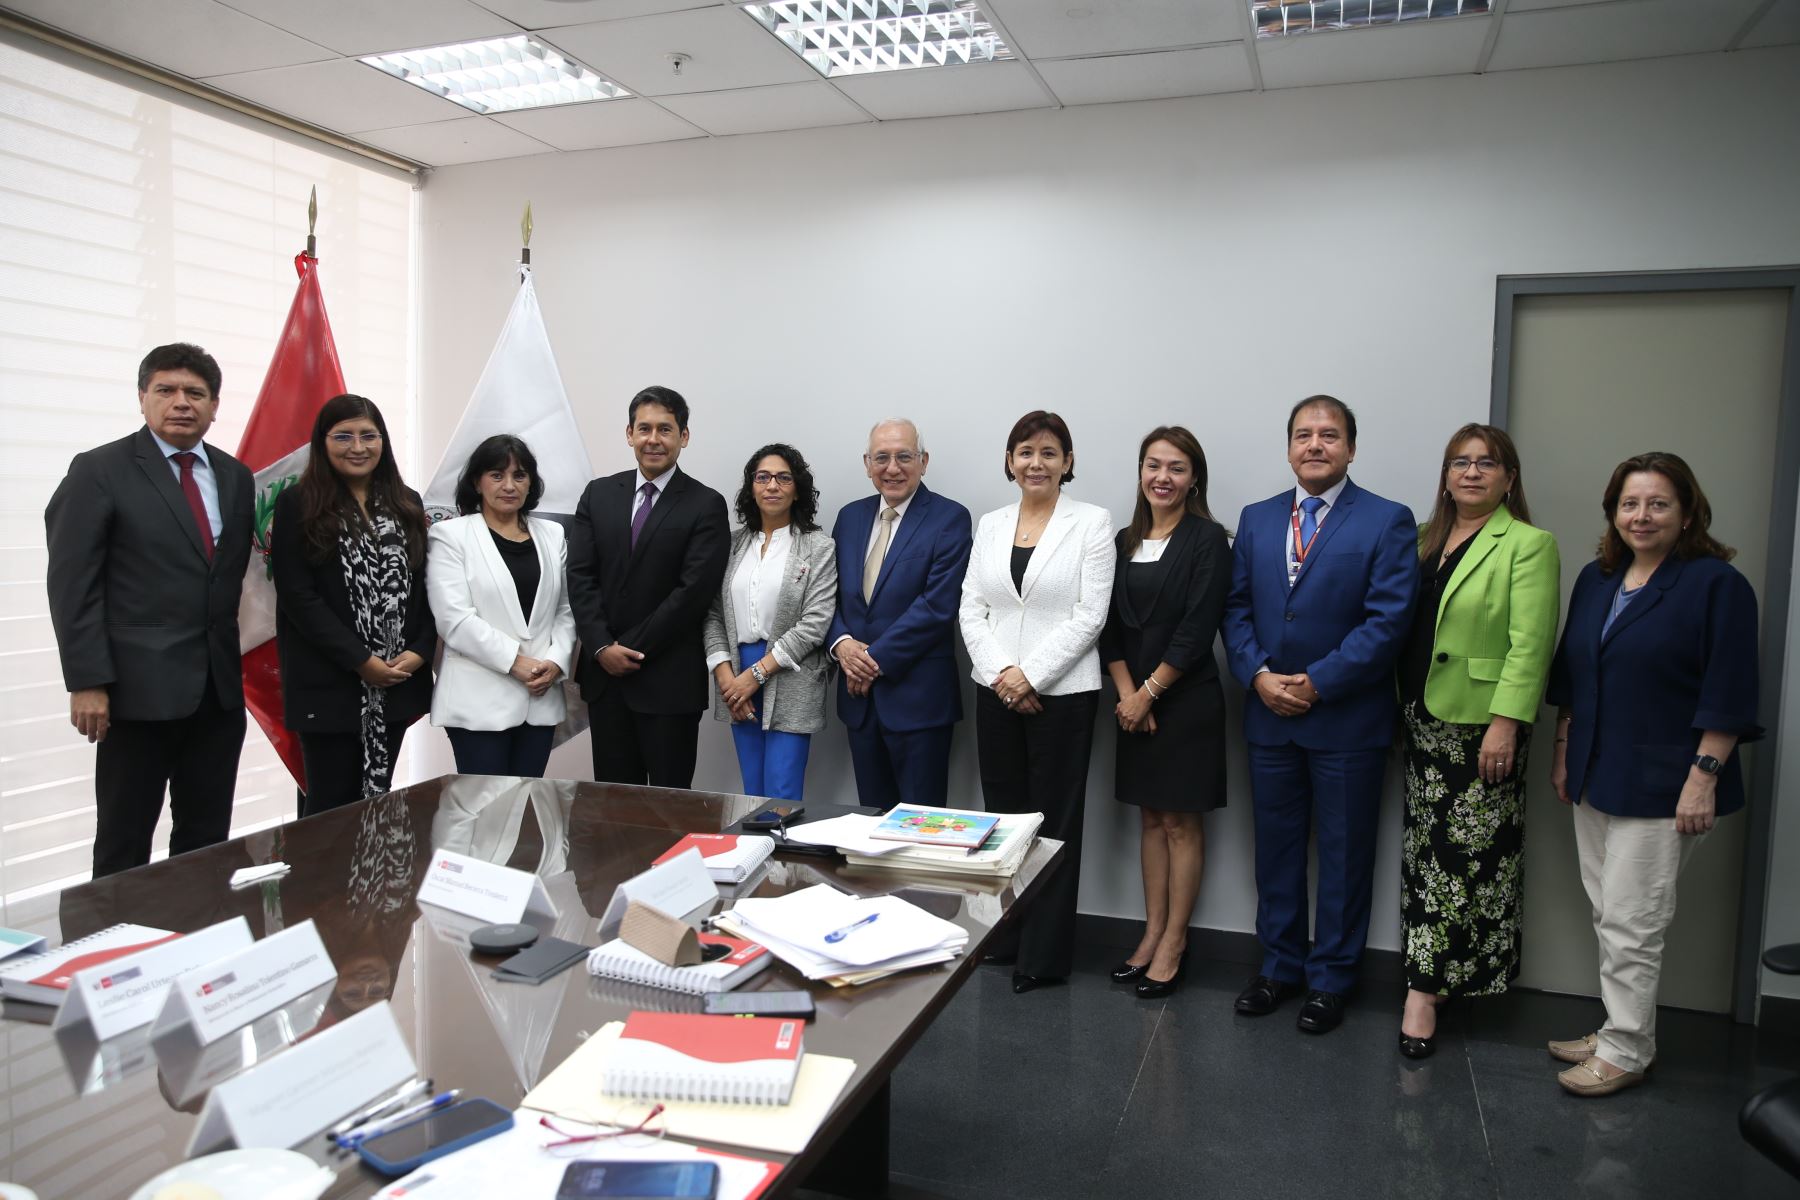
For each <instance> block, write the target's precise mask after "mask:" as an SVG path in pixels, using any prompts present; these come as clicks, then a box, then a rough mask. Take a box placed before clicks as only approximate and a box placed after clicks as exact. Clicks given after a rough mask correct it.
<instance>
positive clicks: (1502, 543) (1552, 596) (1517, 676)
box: [1425, 505, 1562, 725]
mask: <svg viewBox="0 0 1800 1200" xmlns="http://www.w3.org/2000/svg"><path fill="white" fill-rule="evenodd" d="M1561 578H1562V556H1561V555H1560V554H1559V553H1558V551H1557V549H1556V538H1555V537H1553V536H1552V535H1551V534H1550V533H1548V532H1546V531H1545V530H1542V529H1539V528H1538V527H1537V526H1535V525H1530V524H1527V523H1526V522H1524V521H1520V520H1517V519H1515V518H1514V517H1513V515H1512V513H1511V512H1510V511H1508V509H1507V508H1506V506H1505V505H1502V506H1501V507H1499V508H1497V509H1495V510H1494V514H1493V515H1492V516H1490V517H1489V518H1488V520H1487V524H1486V525H1483V526H1482V527H1481V528H1480V529H1479V530H1477V531H1476V532H1475V536H1474V538H1473V540H1472V542H1471V544H1470V546H1469V549H1468V551H1467V552H1466V553H1464V555H1463V558H1462V562H1460V563H1458V564H1457V566H1456V571H1455V573H1454V574H1452V575H1451V576H1450V582H1449V584H1448V585H1447V586H1446V587H1445V588H1444V598H1443V600H1442V601H1440V602H1439V604H1438V611H1437V635H1436V637H1435V638H1433V640H1432V647H1431V671H1430V673H1429V674H1428V675H1427V676H1426V677H1425V709H1426V711H1428V712H1429V713H1430V714H1431V715H1432V716H1434V717H1436V718H1438V720H1440V721H1449V722H1451V723H1452V724H1456V725H1486V724H1487V723H1488V721H1489V720H1491V719H1492V718H1494V717H1497V716H1498V717H1512V718H1513V719H1515V720H1518V721H1526V722H1530V721H1535V720H1537V715H1538V702H1539V701H1540V700H1542V699H1543V695H1544V682H1545V680H1546V679H1547V678H1548V676H1549V674H1550V659H1551V656H1552V654H1554V652H1555V650H1556V614H1557V609H1558V607H1559V603H1560V597H1559V585H1560V582H1561Z"/></svg>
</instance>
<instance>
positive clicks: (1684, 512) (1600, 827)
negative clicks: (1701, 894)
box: [1549, 453, 1763, 1096]
mask: <svg viewBox="0 0 1800 1200" xmlns="http://www.w3.org/2000/svg"><path fill="white" fill-rule="evenodd" d="M1601 504H1602V506H1603V507H1604V508H1605V510H1606V519H1607V528H1606V533H1605V535H1604V536H1603V537H1602V538H1601V541H1600V550H1599V555H1598V557H1597V558H1596V559H1595V561H1593V562H1591V563H1589V564H1588V565H1587V566H1586V567H1585V568H1583V569H1582V572H1581V575H1580V577H1579V578H1577V579H1576V581H1575V591H1574V593H1573V594H1572V595H1571V596H1570V597H1569V619H1568V623H1567V624H1566V625H1565V626H1564V627H1563V636H1562V644H1561V645H1560V646H1559V647H1558V648H1557V652H1556V661H1555V662H1554V663H1553V664H1552V666H1551V669H1550V686H1549V700H1550V703H1552V704H1554V705H1556V706H1557V709H1558V715H1557V725H1556V742H1555V754H1556V759H1555V763H1554V765H1553V766H1552V767H1551V771H1550V781H1551V783H1552V784H1553V785H1554V786H1555V788H1556V794H1557V798H1558V799H1560V800H1561V801H1562V802H1563V803H1564V804H1572V805H1574V817H1575V844H1576V850H1577V853H1578V855H1579V857H1580V860H1581V881H1582V885H1583V886H1584V887H1585V888H1586V889H1587V894H1588V899H1589V901H1590V902H1591V903H1592V904H1593V908H1594V933H1595V936H1596V937H1597V938H1598V939H1599V943H1600V998H1601V1000H1602V1002H1603V1003H1604V1004H1605V1005H1606V1024H1605V1025H1604V1026H1603V1027H1602V1028H1601V1029H1599V1030H1598V1031H1596V1032H1594V1033H1590V1034H1588V1035H1587V1036H1586V1037H1580V1038H1574V1039H1571V1040H1569V1041H1558V1042H1551V1043H1550V1053H1551V1055H1552V1056H1554V1057H1555V1058H1558V1059H1560V1060H1562V1061H1563V1062H1567V1063H1572V1064H1574V1065H1572V1066H1570V1067H1569V1068H1568V1069H1567V1070H1565V1071H1563V1072H1562V1074H1560V1075H1559V1076H1557V1081H1558V1082H1559V1083H1561V1084H1562V1086H1563V1087H1564V1088H1565V1089H1567V1090H1568V1091H1570V1092H1573V1093H1575V1094H1576V1095H1581V1096H1605V1095H1610V1094H1611V1093H1613V1092H1616V1091H1619V1090H1621V1089H1623V1088H1627V1087H1632V1086H1635V1085H1637V1084H1639V1083H1642V1082H1643V1081H1644V1072H1645V1070H1646V1069H1648V1068H1649V1066H1650V1064H1651V1062H1652V1061H1654V1059H1655V1057H1656V989H1657V983H1658V980H1659V978H1660V975H1661V972H1662V951H1663V935H1664V932H1665V931H1666V930H1667V928H1668V925H1669V921H1670V920H1671V919H1672V918H1673V917H1674V915H1675V881H1676V878H1677V877H1678V876H1679V875H1680V873H1681V868H1682V867H1683V866H1684V865H1686V863H1687V860H1688V857H1689V856H1690V855H1691V854H1692V853H1693V851H1694V849H1695V847H1697V846H1698V845H1699V844H1700V842H1701V840H1702V839H1704V838H1705V836H1706V834H1707V833H1708V832H1709V831H1710V830H1711V829H1712V827H1713V824H1714V822H1715V821H1716V820H1717V819H1718V818H1719V817H1723V816H1728V815H1729V814H1731V813H1734V812H1736V811H1737V810H1738V809H1740V808H1742V807H1743V806H1744V776H1743V769H1742V767H1741V766H1740V764H1739V761H1738V758H1737V756H1736V755H1734V754H1733V753H1732V751H1733V750H1734V749H1735V748H1736V747H1737V745H1738V743H1739V742H1747V741H1753V740H1755V739H1756V738H1759V737H1761V736H1762V732H1763V731H1762V727H1761V726H1760V725H1758V724H1757V723H1756V688H1757V680H1756V671H1757V666H1756V596H1755V594H1754V593H1753V592H1752V591H1751V590H1750V584H1749V582H1748V581H1747V580H1746V579H1745V578H1744V577H1743V575H1741V574H1739V573H1738V571H1737V570H1736V569H1735V568H1733V567H1731V566H1730V565H1728V562H1727V560H1729V559H1730V558H1731V556H1732V554H1733V551H1732V550H1731V548H1730V547H1728V546H1724V545H1721V544H1720V543H1719V542H1718V541H1717V540H1716V539H1715V538H1714V537H1713V536H1712V534H1711V533H1710V532H1709V531H1708V526H1709V525H1710V524H1711V523H1712V508H1711V506H1710V505H1708V504H1707V502H1706V496H1705V494H1704V493H1703V492H1701V490H1700V484H1699V482H1698V481H1697V480H1695V478H1694V473H1693V471H1692V470H1691V469H1689V467H1688V465H1687V463H1685V462H1683V461H1682V460H1681V459H1680V458H1679V457H1677V456H1676V455H1673V454H1664V453H1650V454H1640V455H1638V456H1637V457H1635V458H1628V459H1626V460H1625V461H1624V462H1622V463H1620V464H1619V465H1618V467H1617V468H1616V469H1615V470H1614V471H1613V474H1612V479H1611V481H1610V482H1608V484H1607V485H1606V495H1605V497H1604V499H1603V500H1602V501H1601Z"/></svg>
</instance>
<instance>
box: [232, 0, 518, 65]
mask: <svg viewBox="0 0 1800 1200" xmlns="http://www.w3.org/2000/svg"><path fill="white" fill-rule="evenodd" d="M225 3H227V4H229V5H230V6H231V7H232V8H235V9H237V10H239V11H240V12H244V13H248V14H249V15H250V16H253V17H256V18H258V19H260V20H264V21H267V22H268V23H269V24H271V25H274V26H276V27H277V28H280V29H285V30H287V31H288V32H289V33H292V34H296V35H298V36H300V37H303V38H306V39H307V40H309V41H314V42H317V43H318V44H319V45H321V46H329V47H331V48H332V49H333V50H336V51H337V52H338V53H339V54H375V53H377V52H379V51H383V50H417V49H419V48H420V47H423V46H442V45H444V44H445V43H447V42H472V41H475V40H477V39H478V38H489V37H503V36H505V35H506V34H509V33H517V32H519V29H518V26H516V25H514V24H513V23H512V22H511V21H505V20H502V19H501V18H499V17H496V16H495V15H494V14H493V13H491V12H489V11H487V10H486V9H485V8H480V7H478V6H476V5H475V4H473V3H471V2H470V0H377V2H375V3H370V2H369V0H302V2H300V3H296V2H295V0H225Z"/></svg>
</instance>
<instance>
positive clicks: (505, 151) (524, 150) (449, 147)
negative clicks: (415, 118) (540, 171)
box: [359, 117, 552, 167]
mask: <svg viewBox="0 0 1800 1200" xmlns="http://www.w3.org/2000/svg"><path fill="white" fill-rule="evenodd" d="M359 136H360V137H361V139H362V140H363V141H365V142H368V143H369V144H370V145H371V146H380V147H381V148H382V149H383V150H392V151H393V152H394V153H395V154H403V155H405V156H406V157H407V158H410V159H414V160H416V161H418V162H422V163H425V164H426V165H428V166H433V167H447V166H451V165H453V164H455V163H471V162H485V161H487V160H488V159H491V158H522V157H524V156H525V155H527V154H549V153H550V152H551V150H552V147H550V146H546V145H545V144H544V143H543V142H540V141H538V140H537V139H536V138H530V137H526V136H525V135H524V134H522V133H520V132H519V131H518V130H516V129H508V128H507V127H506V126H504V125H499V124H496V123H495V122H494V120H493V119H492V118H490V117H464V118H463V119H462V120H460V121H438V122H436V123H435V124H431V125H406V126H403V127H401V128H399V129H372V130H369V131H367V132H365V133H363V134H360V135H359Z"/></svg>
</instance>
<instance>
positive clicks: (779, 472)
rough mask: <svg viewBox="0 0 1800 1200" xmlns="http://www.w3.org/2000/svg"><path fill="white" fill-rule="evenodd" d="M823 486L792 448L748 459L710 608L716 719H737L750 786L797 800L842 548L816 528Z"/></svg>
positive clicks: (821, 723)
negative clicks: (725, 562)
mask: <svg viewBox="0 0 1800 1200" xmlns="http://www.w3.org/2000/svg"><path fill="white" fill-rule="evenodd" d="M818 512H819V489H818V488H816V487H814V486H813V477H812V469H811V468H810V467H808V466H807V465H806V459H805V458H803V457H801V455H800V452H799V451H798V450H796V449H794V448H793V447H792V446H788V445H783V444H782V443H780V442H775V443H772V444H770V445H767V446H764V447H763V448H762V449H760V450H758V451H757V452H756V453H755V454H752V455H751V456H750V460H749V461H748V462H746V463H745V464H744V484H743V486H742V487H741V488H739V489H738V494H737V515H738V521H739V523H740V524H741V525H742V528H741V529H739V530H738V531H737V533H736V535H734V536H733V538H732V540H731V559H730V563H729V565H728V566H727V567H726V570H725V582H724V584H723V586H721V588H720V589H719V595H718V596H717V597H715V598H714V600H713V603H712V610H711V611H710V612H708V613H707V615H706V665H707V666H708V667H709V668H711V669H712V673H713V678H714V680H715V681H716V682H717V683H718V686H719V697H718V701H717V702H716V703H715V704H714V705H713V716H714V717H715V718H717V719H718V720H721V721H730V722H731V737H732V741H733V742H735V743H736V745H737V756H738V766H739V767H740V768H741V769H742V770H743V773H744V791H745V793H746V794H748V795H752V796H769V797H773V798H774V799H777V800H798V799H800V793H801V791H802V789H803V787H804V786H805V782H806V756H807V753H808V751H809V750H810V749H811V746H812V735H813V734H814V733H815V732H817V731H818V730H820V729H823V728H825V678H826V671H825V668H826V666H827V664H828V662H829V660H828V659H827V657H826V655H825V632H826V630H827V629H828V628H829V627H830V624H831V614H832V611H833V610H834V608H835V607H836V605H837V551H836V547H834V546H833V545H832V541H831V538H830V537H828V536H827V535H826V534H824V533H822V532H820V530H819V526H818V520H817V518H818Z"/></svg>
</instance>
